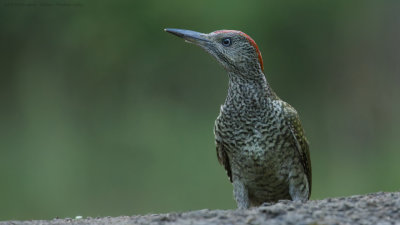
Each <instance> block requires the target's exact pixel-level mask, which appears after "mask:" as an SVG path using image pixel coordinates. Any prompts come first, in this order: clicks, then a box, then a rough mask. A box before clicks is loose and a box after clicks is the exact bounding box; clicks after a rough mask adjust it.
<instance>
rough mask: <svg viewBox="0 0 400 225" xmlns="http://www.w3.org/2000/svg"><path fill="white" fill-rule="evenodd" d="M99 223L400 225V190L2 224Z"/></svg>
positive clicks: (62, 224) (98, 224) (116, 224)
mask: <svg viewBox="0 0 400 225" xmlns="http://www.w3.org/2000/svg"><path fill="white" fill-rule="evenodd" d="M6 224H7V225H11V224H13V225H38V224H42V225H56V224H57V225H64V224H65V225H66V224H68V225H69V224H82V225H84V224H85V225H86V224H88V225H100V224H102V225H103V224H104V225H105V224H115V225H127V224H166V225H174V224H183V225H185V224H191V225H192V224H193V225H196V224H199V225H200V224H201V225H203V224H204V225H224V224H272V225H274V224H312V225H316V224H377V225H390V224H395V225H400V192H393V193H384V192H378V193H373V194H367V195H356V196H351V197H343V198H327V199H323V200H313V201H308V202H306V203H301V202H291V201H280V202H278V203H276V204H265V205H263V206H261V207H258V208H253V209H250V210H207V209H204V210H199V211H192V212H184V213H167V214H155V215H143V216H122V217H114V218H112V217H105V218H85V219H54V220H48V221H45V220H33V221H4V222H0V225H6Z"/></svg>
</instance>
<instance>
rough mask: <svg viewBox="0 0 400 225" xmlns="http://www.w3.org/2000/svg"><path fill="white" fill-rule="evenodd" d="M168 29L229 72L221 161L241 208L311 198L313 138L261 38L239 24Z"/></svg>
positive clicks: (219, 139)
mask: <svg viewBox="0 0 400 225" xmlns="http://www.w3.org/2000/svg"><path fill="white" fill-rule="evenodd" d="M164 31H166V32H168V33H171V34H173V35H176V36H178V37H180V38H183V39H184V40H185V41H186V42H189V43H192V44H195V45H198V46H200V47H201V48H203V49H204V50H205V51H206V52H208V53H209V54H211V55H212V56H213V57H214V58H215V59H216V60H217V61H218V62H219V63H220V64H221V65H222V66H223V67H224V69H225V70H226V72H227V73H228V80H229V83H228V93H227V97H226V99H225V102H224V103H223V104H222V105H221V107H220V113H219V115H218V117H217V119H216V120H215V125H214V135H215V143H216V152H217V157H218V161H219V163H220V164H221V165H222V166H223V167H224V168H225V170H226V173H227V175H228V177H229V180H230V182H231V183H232V184H233V195H234V199H235V200H236V203H237V207H238V209H248V208H250V207H257V206H260V205H262V204H264V203H275V202H278V201H279V200H292V201H300V202H304V201H307V200H309V198H310V195H311V182H312V179H311V159H310V151H309V144H308V141H307V139H306V137H305V133H304V130H303V128H302V125H301V121H300V118H299V115H298V113H297V111H296V110H295V109H294V108H293V107H292V106H291V105H289V104H288V103H286V102H285V101H283V100H281V99H280V98H279V97H278V95H277V94H276V93H275V92H274V91H273V90H272V88H271V86H270V84H269V83H268V81H267V79H266V76H265V75H264V65H263V60H262V56H261V52H260V50H259V48H258V46H257V44H256V42H255V41H254V40H253V39H252V38H251V37H250V36H249V35H247V34H245V33H244V32H242V31H237V30H217V31H213V32H211V33H200V32H196V31H191V30H184V29H175V28H166V29H164Z"/></svg>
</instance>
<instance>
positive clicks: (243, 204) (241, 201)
mask: <svg viewBox="0 0 400 225" xmlns="http://www.w3.org/2000/svg"><path fill="white" fill-rule="evenodd" d="M233 193H234V195H235V200H236V203H237V205H238V208H239V209H248V208H249V207H250V200H249V195H248V191H247V188H246V187H245V185H244V184H243V182H242V181H240V180H239V179H234V180H233Z"/></svg>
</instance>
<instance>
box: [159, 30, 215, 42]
mask: <svg viewBox="0 0 400 225" xmlns="http://www.w3.org/2000/svg"><path fill="white" fill-rule="evenodd" d="M164 31H166V32H168V33H171V34H173V35H176V36H178V37H181V38H183V39H185V41H187V42H189V43H194V44H197V45H204V44H205V43H207V42H209V40H207V38H206V37H207V35H206V34H203V33H199V32H196V31H191V30H182V29H174V28H166V29H164Z"/></svg>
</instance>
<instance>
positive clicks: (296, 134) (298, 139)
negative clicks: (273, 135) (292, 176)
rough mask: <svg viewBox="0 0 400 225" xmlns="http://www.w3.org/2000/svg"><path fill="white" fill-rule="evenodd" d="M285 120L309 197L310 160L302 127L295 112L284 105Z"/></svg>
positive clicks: (290, 107) (310, 180) (310, 181)
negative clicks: (307, 187)
mask: <svg viewBox="0 0 400 225" xmlns="http://www.w3.org/2000/svg"><path fill="white" fill-rule="evenodd" d="M284 112H285V118H286V120H287V122H288V124H289V127H290V132H291V133H292V137H293V144H294V145H295V146H296V150H297V151H298V153H299V156H300V160H301V164H302V165H303V168H304V172H305V173H306V175H307V180H308V186H309V196H311V186H312V185H311V183H312V179H311V160H310V151H309V147H308V141H307V139H306V137H305V135H304V130H303V127H302V126H301V122H300V119H299V116H298V114H297V112H296V110H295V109H294V108H293V107H292V106H290V105H289V104H287V103H285V104H284Z"/></svg>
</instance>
